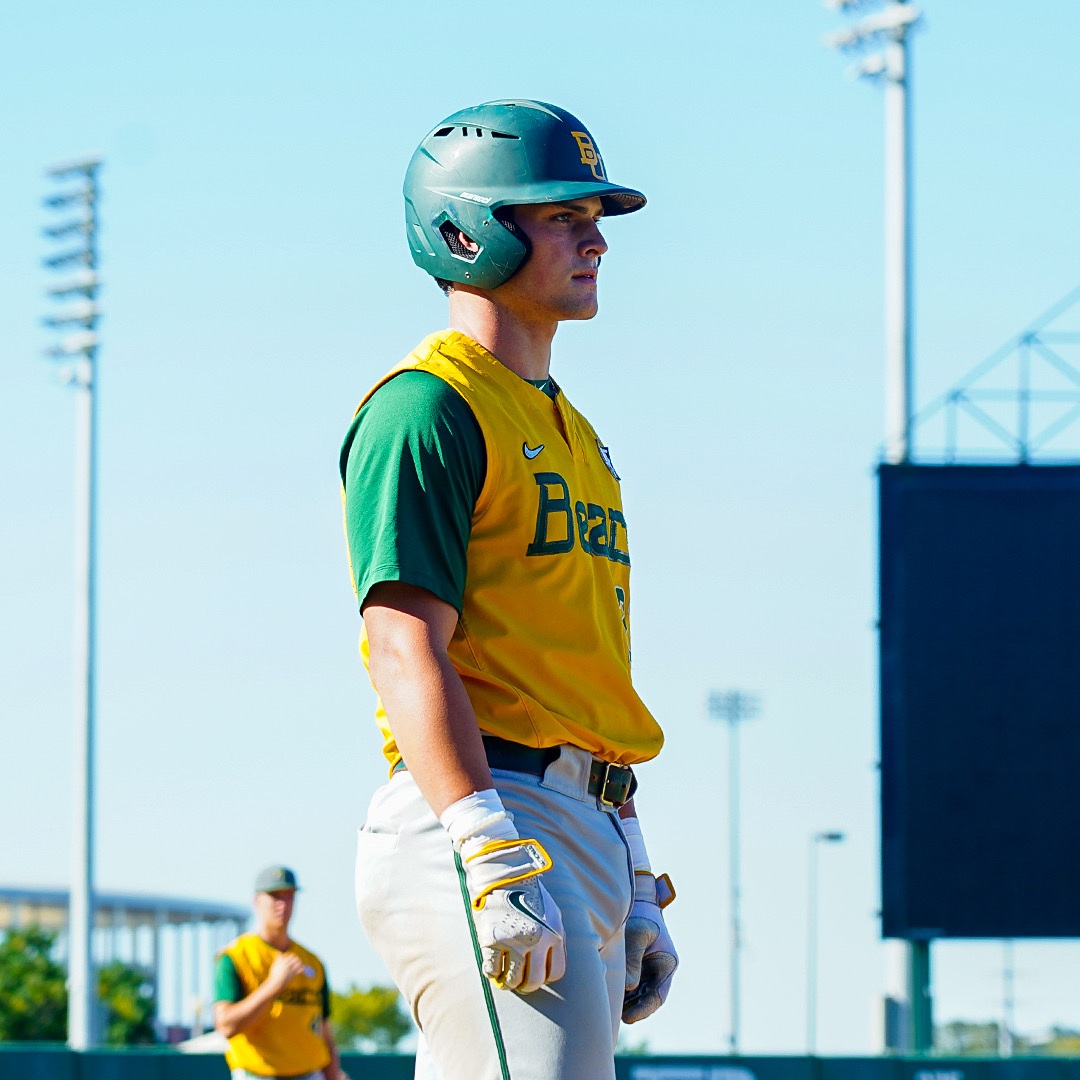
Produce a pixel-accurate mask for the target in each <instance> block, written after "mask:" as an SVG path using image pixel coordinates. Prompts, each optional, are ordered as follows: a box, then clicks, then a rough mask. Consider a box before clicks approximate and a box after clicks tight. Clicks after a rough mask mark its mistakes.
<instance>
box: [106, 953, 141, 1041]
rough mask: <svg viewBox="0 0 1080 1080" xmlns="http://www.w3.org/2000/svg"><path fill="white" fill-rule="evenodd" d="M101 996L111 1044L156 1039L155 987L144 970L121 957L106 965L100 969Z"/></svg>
mask: <svg viewBox="0 0 1080 1080" xmlns="http://www.w3.org/2000/svg"><path fill="white" fill-rule="evenodd" d="M98 997H100V998H101V1002H102V1004H103V1005H104V1006H105V1011H106V1017H105V1042H106V1043H107V1044H108V1045H109V1046H131V1045H133V1044H135V1043H152V1042H154V988H153V985H152V984H151V983H150V981H149V980H148V979H147V977H146V974H145V973H144V972H143V971H141V970H140V969H139V968H134V967H129V966H128V965H127V964H123V963H121V962H120V961H119V960H114V961H113V962H112V963H111V964H106V965H105V967H103V968H101V969H100V970H99V971H98Z"/></svg>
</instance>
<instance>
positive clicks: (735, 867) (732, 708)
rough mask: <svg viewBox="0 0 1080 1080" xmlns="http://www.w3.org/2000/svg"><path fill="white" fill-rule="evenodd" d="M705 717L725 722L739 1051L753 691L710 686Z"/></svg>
mask: <svg viewBox="0 0 1080 1080" xmlns="http://www.w3.org/2000/svg"><path fill="white" fill-rule="evenodd" d="M708 708H709V718H710V719H711V720H723V721H724V722H725V723H726V724H727V726H728V838H729V839H728V859H729V869H728V879H729V885H730V889H731V902H730V903H731V1030H730V1033H729V1035H728V1046H729V1047H730V1049H731V1053H732V1054H737V1053H738V1052H739V1017H740V965H739V961H740V954H741V953H742V918H741V913H740V904H741V891H740V886H739V725H740V724H741V723H743V722H744V721H746V720H752V719H753V718H754V717H755V716H757V715H758V713H759V712H760V711H761V700H760V698H759V697H758V695H757V694H748V693H747V692H746V691H745V690H713V691H712V692H711V693H710V694H709V703H708Z"/></svg>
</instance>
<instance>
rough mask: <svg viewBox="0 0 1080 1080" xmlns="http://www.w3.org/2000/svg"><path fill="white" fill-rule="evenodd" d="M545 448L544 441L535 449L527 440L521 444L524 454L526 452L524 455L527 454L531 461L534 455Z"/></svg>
mask: <svg viewBox="0 0 1080 1080" xmlns="http://www.w3.org/2000/svg"><path fill="white" fill-rule="evenodd" d="M543 449H544V444H543V443H541V444H540V445H539V446H538V447H537V448H536V449H535V450H533V448H532V447H531V446H529V444H528V443H527V442H523V443H522V444H521V452H522V453H523V454H524V455H525V456H526V457H527V458H528V459H529V460H530V461H532V459H533V458H534V457H536V455H537V454H539V453H540V451H541V450H543Z"/></svg>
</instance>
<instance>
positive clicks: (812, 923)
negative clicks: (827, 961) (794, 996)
mask: <svg viewBox="0 0 1080 1080" xmlns="http://www.w3.org/2000/svg"><path fill="white" fill-rule="evenodd" d="M843 839H844V834H843V833H842V832H815V833H811V834H810V868H809V872H808V879H807V889H806V894H807V919H806V1053H807V1055H809V1056H810V1057H813V1056H814V1055H815V1054H816V1053H817V937H818V928H817V923H818V912H817V907H818V904H817V891H818V890H817V879H818V870H817V852H818V845H819V844H839V843H840V842H841V841H842V840H843Z"/></svg>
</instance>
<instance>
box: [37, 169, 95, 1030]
mask: <svg viewBox="0 0 1080 1080" xmlns="http://www.w3.org/2000/svg"><path fill="white" fill-rule="evenodd" d="M100 167H101V161H100V159H99V158H97V157H86V158H82V159H79V160H77V161H71V162H67V163H65V164H63V165H58V166H56V167H55V168H52V169H49V170H48V172H47V176H48V177H49V179H50V180H54V181H56V182H58V183H61V184H63V185H65V186H64V187H63V188H62V189H61V190H59V191H58V192H57V193H56V194H53V195H50V196H49V197H48V198H46V200H45V205H46V206H47V207H48V208H49V209H50V210H57V211H62V212H65V213H68V212H70V211H71V210H72V209H74V210H76V211H77V212H78V216H77V217H75V218H67V219H66V220H63V221H61V222H60V223H59V224H56V225H51V226H49V227H48V228H46V229H45V235H46V236H47V237H49V238H50V239H52V240H59V241H62V242H64V243H65V245H66V247H65V248H64V249H63V250H61V251H59V252H58V253H57V254H55V255H51V256H49V257H48V258H46V259H45V266H46V267H47V268H48V269H50V270H56V271H62V272H65V273H68V274H69V275H70V276H69V277H68V278H67V279H66V280H64V281H62V282H60V283H59V284H57V285H54V286H53V287H52V288H50V289H49V290H48V294H49V296H50V297H52V298H53V299H54V300H68V301H70V302H69V303H67V305H66V306H65V307H63V308H60V309H59V310H55V311H54V312H53V314H52V315H50V316H49V317H48V318H46V319H45V324H46V325H47V326H49V327H51V328H53V329H56V330H62V331H64V335H63V336H62V337H61V338H60V339H59V341H58V342H57V343H56V344H55V345H54V346H53V347H52V348H51V349H49V351H48V353H47V354H46V355H48V356H49V357H51V358H52V359H55V360H62V361H66V363H65V365H64V367H63V368H62V369H61V374H62V377H63V378H64V380H65V381H66V382H68V383H70V384H71V385H72V386H74V387H75V395H76V405H75V417H76V421H75V423H76V434H75V670H74V676H75V679H74V683H75V740H74V754H73V757H74V762H75V776H74V783H73V785H72V795H73V801H74V810H75V832H74V843H73V845H72V873H71V890H70V899H69V902H68V1045H70V1046H71V1047H72V1049H75V1050H85V1049H86V1048H87V1047H89V1046H93V1045H94V1042H95V1041H96V1031H95V1024H94V1019H95V1011H96V1010H95V1005H96V1003H97V992H96V991H97V988H96V986H95V979H94V955H93V927H94V681H95V669H96V650H95V640H94V639H95V604H94V592H95V579H96V566H95V561H96V560H95V556H96V552H95V547H96V514H97V433H96V419H97V418H96V411H97V405H96V395H95V393H94V375H95V361H96V359H97V350H98V336H97V323H98V318H99V314H100V313H99V311H98V306H97V294H98V287H99V282H98V276H97V263H98V257H97V228H98V214H97V203H98V179H97V178H98V169H99V168H100ZM73 182H74V186H71V185H72V183H73ZM72 244H74V245H75V246H71V245H72ZM71 298H75V299H74V300H72V299H71Z"/></svg>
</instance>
